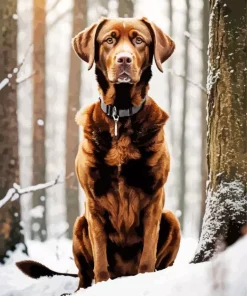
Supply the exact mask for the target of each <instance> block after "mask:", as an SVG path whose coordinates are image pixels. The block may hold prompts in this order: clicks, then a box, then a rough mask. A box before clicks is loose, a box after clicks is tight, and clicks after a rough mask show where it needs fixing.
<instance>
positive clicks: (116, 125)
mask: <svg viewBox="0 0 247 296" xmlns="http://www.w3.org/2000/svg"><path fill="white" fill-rule="evenodd" d="M115 136H116V137H117V120H115Z"/></svg>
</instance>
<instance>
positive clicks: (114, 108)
mask: <svg viewBox="0 0 247 296" xmlns="http://www.w3.org/2000/svg"><path fill="white" fill-rule="evenodd" d="M112 117H113V119H114V122H115V129H114V133H115V136H116V137H117V135H118V126H117V123H118V120H119V115H117V108H116V107H115V106H114V107H113V114H112Z"/></svg>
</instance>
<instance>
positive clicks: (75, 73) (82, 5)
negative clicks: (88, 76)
mask: <svg viewBox="0 0 247 296" xmlns="http://www.w3.org/2000/svg"><path fill="white" fill-rule="evenodd" d="M86 26H87V1H86V0H83V1H81V0H74V8H73V29H72V36H75V35H76V34H78V33H79V32H80V31H82V30H83V29H84V28H85V27H86ZM81 87H82V85H81V63H80V62H79V61H78V59H77V57H76V55H75V53H74V50H73V49H72V47H71V50H70V70H69V85H68V104H67V125H66V151H67V152H66V175H69V174H70V173H71V172H74V171H75V157H76V154H77V150H78V145H79V130H78V125H77V124H76V123H75V114H76V112H77V111H78V110H79V106H80V90H81ZM78 197H79V187H78V181H77V178H76V176H75V175H74V177H73V178H70V179H67V181H66V210H67V222H68V225H69V230H68V235H69V237H70V238H72V231H73V226H74V223H75V219H76V217H77V216H79V199H78Z"/></svg>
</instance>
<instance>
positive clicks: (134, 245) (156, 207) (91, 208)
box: [18, 18, 180, 288]
mask: <svg viewBox="0 0 247 296" xmlns="http://www.w3.org/2000/svg"><path fill="white" fill-rule="evenodd" d="M73 47H74V49H75V52H76V53H77V54H78V56H79V57H80V58H81V59H82V60H83V61H85V62H87V63H88V64H89V69H91V67H92V66H93V64H94V63H95V64H96V77H97V81H98V84H99V92H100V95H101V98H100V101H99V102H97V103H94V104H92V105H91V106H89V107H88V108H86V110H84V111H82V112H81V111H80V112H79V113H78V114H77V116H76V121H77V123H78V124H79V125H81V126H82V127H83V141H82V143H81V145H80V147H79V151H78V155H77V158H76V172H77V176H78V179H79V181H80V183H81V186H82V188H83V189H84V191H85V193H86V201H85V215H84V216H82V217H80V218H78V219H77V220H76V222H75V227H74V237H73V252H74V258H75V263H76V265H77V267H78V269H79V274H78V275H79V278H80V283H79V288H87V287H88V286H90V285H91V284H92V280H93V279H95V281H96V282H100V281H105V280H108V279H109V278H111V279H114V278H116V277H120V276H128V275H135V274H137V273H143V272H152V271H154V270H155V269H156V270H160V269H164V268H166V267H168V266H170V265H172V264H173V262H174V260H175V258H176V255H177V252H178V249H179V244H180V228H179V223H178V221H177V219H176V217H175V216H174V215H173V214H172V213H171V212H169V211H165V212H162V211H163V207H164V201H165V198H164V184H165V182H166V180H167V176H168V172H169V169H170V157H169V152H168V150H167V146H166V143H165V136H164V130H163V127H164V124H165V122H166V120H167V119H168V115H167V114H166V113H165V112H164V111H163V110H162V109H160V108H159V107H158V106H157V104H156V103H155V102H154V101H153V100H152V99H151V98H150V97H148V95H147V92H148V88H149V87H148V83H149V80H150V78H151V76H152V73H151V64H152V60H153V57H154V59H155V62H156V65H157V67H158V69H159V70H160V71H162V63H163V62H164V61H165V60H166V59H168V58H169V56H170V55H171V54H172V52H173V50H174V47H175V46H174V42H173V41H172V40H171V39H170V38H169V37H168V36H167V35H166V34H164V33H163V32H162V31H161V29H160V28H158V27H157V26H156V25H155V24H153V23H152V22H150V21H148V20H147V19H146V18H142V19H127V18H126V19H106V18H103V19H102V20H100V22H99V23H96V24H93V25H92V26H90V27H89V28H87V29H85V30H84V31H82V32H81V33H79V34H78V35H77V36H76V37H75V38H74V39H73ZM18 266H19V268H21V269H22V270H23V271H24V272H25V273H27V274H29V275H31V276H32V272H31V269H32V268H33V269H34V267H36V270H39V268H40V269H41V270H42V275H45V270H46V268H45V267H44V266H42V265H39V264H37V263H33V262H30V261H28V262H22V263H18ZM47 270H48V269H47ZM36 273H37V274H38V273H39V272H38V271H37V272H36ZM47 273H48V274H49V275H53V274H56V273H54V272H53V271H50V270H49V272H48V271H47Z"/></svg>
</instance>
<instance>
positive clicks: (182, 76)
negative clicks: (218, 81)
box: [168, 69, 207, 94]
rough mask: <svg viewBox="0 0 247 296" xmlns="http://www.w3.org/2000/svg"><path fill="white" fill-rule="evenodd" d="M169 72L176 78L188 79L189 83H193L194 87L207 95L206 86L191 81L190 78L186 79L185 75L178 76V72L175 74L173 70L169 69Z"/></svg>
mask: <svg viewBox="0 0 247 296" xmlns="http://www.w3.org/2000/svg"><path fill="white" fill-rule="evenodd" d="M168 72H169V73H170V74H172V75H174V76H177V77H180V78H183V79H186V80H187V81H188V82H189V83H191V84H192V85H194V86H196V87H198V88H199V89H200V90H201V91H203V92H204V93H205V94H206V93H207V90H206V88H205V87H204V86H202V85H201V84H200V83H197V82H195V81H193V80H191V79H190V78H187V77H185V76H184V75H183V74H178V73H176V72H174V71H173V70H172V69H168Z"/></svg>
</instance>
